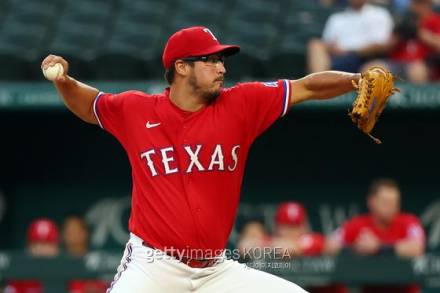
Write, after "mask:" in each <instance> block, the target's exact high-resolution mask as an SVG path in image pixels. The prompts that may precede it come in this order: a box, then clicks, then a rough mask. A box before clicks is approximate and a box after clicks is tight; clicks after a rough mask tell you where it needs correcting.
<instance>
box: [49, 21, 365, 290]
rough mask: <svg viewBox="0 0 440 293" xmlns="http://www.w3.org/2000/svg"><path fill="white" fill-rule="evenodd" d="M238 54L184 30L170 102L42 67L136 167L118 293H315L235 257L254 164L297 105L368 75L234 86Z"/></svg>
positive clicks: (56, 59) (170, 54) (166, 57)
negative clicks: (242, 199)
mask: <svg viewBox="0 0 440 293" xmlns="http://www.w3.org/2000/svg"><path fill="white" fill-rule="evenodd" d="M239 50H240V48H239V47H238V46H232V45H222V44H220V42H219V40H218V39H217V38H216V37H215V36H214V34H213V33H212V32H211V31H210V30H209V29H207V28H205V27H190V28H186V29H183V30H180V31H178V32H176V33H175V34H173V35H172V36H171V37H170V38H169V40H168V42H167V44H166V46H165V49H164V51H163V57H162V60H163V66H164V68H165V77H166V79H167V81H168V83H169V85H170V86H169V88H167V89H165V90H164V91H163V92H162V93H160V94H147V93H143V92H140V91H127V92H123V93H119V94H112V93H104V92H100V91H99V90H98V89H95V88H93V87H90V86H88V85H85V84H83V83H81V82H79V81H77V80H75V79H74V78H72V77H71V76H69V75H68V67H69V65H68V62H67V61H66V60H65V59H63V58H62V57H60V56H55V55H49V56H48V57H46V58H45V59H44V61H43V62H42V65H41V66H42V69H43V71H44V70H48V69H49V68H50V67H51V66H55V65H56V64H57V63H59V64H61V65H62V67H63V70H61V71H60V72H61V74H59V75H58V76H56V78H55V79H54V80H53V82H54V85H55V87H56V89H57V90H58V92H59V94H60V96H61V97H62V98H63V100H64V102H65V104H66V106H67V107H68V108H69V109H70V110H71V111H72V112H73V113H74V114H76V115H77V116H78V117H79V118H81V119H82V120H84V121H86V122H88V123H91V124H96V125H99V126H100V127H101V128H103V129H104V130H106V131H107V132H109V133H110V134H111V135H113V136H114V137H116V139H117V140H118V141H119V142H120V143H121V144H122V146H123V147H124V149H125V151H126V152H127V155H128V158H129V160H130V164H131V168H132V177H133V178H132V182H133V190H132V205H131V207H132V210H131V216H130V221H129V230H130V233H131V234H130V235H131V236H130V239H129V240H128V242H127V245H126V249H125V252H124V255H123V257H122V260H121V264H120V266H119V268H118V270H117V274H116V276H115V278H114V281H113V282H112V284H111V286H110V288H109V289H108V291H107V292H111V293H122V292H124V293H126V292H130V293H148V292H199V293H208V292H209V293H212V292H240V293H243V292H273V293H275V292H279V293H281V292H282V293H286V292H305V291H304V290H303V289H301V288H300V287H299V286H297V285H295V284H293V283H291V282H288V281H286V280H284V279H281V278H278V277H276V276H273V275H271V274H268V273H265V272H262V271H258V270H255V269H252V268H249V267H247V266H246V265H244V264H240V263H238V262H237V261H235V260H232V259H227V258H226V256H225V246H226V243H227V240H228V237H229V234H230V232H231V229H232V226H233V223H234V219H235V215H236V211H237V206H238V203H239V196H240V188H241V183H242V179H243V173H244V170H245V164H246V159H247V156H248V153H249V148H250V146H251V145H252V143H253V141H254V140H255V139H256V138H257V137H258V136H259V135H260V134H262V133H263V132H264V131H265V130H266V129H267V128H268V127H269V126H271V125H272V124H273V123H274V122H275V121H276V120H277V119H279V118H281V117H283V116H285V115H286V113H287V112H288V110H289V108H290V107H292V106H294V105H296V104H298V103H301V102H304V101H307V100H311V99H329V98H333V97H337V96H339V95H342V94H344V93H347V92H350V91H352V90H354V87H353V84H352V82H354V83H355V84H357V83H358V82H359V80H360V79H361V74H359V73H346V72H336V71H326V72H321V73H315V74H312V75H308V76H306V77H304V78H302V79H298V80H287V79H284V80H278V81H274V82H246V83H239V84H237V85H235V86H233V87H231V88H224V87H223V85H224V79H225V75H226V68H225V64H224V60H225V58H226V57H228V56H230V55H233V54H236V53H238V52H239ZM115 70H117V69H115ZM280 143H281V144H282V142H280Z"/></svg>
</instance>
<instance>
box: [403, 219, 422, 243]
mask: <svg viewBox="0 0 440 293" xmlns="http://www.w3.org/2000/svg"><path fill="white" fill-rule="evenodd" d="M406 239H411V240H419V241H421V242H423V243H425V230H424V229H423V226H422V224H421V223H420V221H419V219H417V217H410V218H409V220H408V222H407V224H406Z"/></svg>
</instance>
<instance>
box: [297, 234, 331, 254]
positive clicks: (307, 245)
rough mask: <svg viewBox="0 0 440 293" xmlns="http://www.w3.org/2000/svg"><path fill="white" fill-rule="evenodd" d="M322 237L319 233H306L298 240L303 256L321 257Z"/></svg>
mask: <svg viewBox="0 0 440 293" xmlns="http://www.w3.org/2000/svg"><path fill="white" fill-rule="evenodd" d="M324 242H325V241H324V236H322V235H321V234H319V233H307V234H304V235H302V236H301V237H300V238H299V245H300V246H301V250H302V252H303V254H304V255H307V256H316V255H321V254H322V251H323V250H324Z"/></svg>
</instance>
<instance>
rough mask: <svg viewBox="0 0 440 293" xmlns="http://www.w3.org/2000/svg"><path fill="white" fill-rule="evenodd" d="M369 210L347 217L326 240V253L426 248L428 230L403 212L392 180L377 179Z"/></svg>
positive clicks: (406, 253) (406, 252) (409, 252)
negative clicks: (346, 249) (346, 250)
mask: <svg viewBox="0 0 440 293" xmlns="http://www.w3.org/2000/svg"><path fill="white" fill-rule="evenodd" d="M367 203H368V209H369V213H368V214H365V215H360V216H356V217H354V218H352V219H350V220H348V221H347V222H346V223H345V224H343V225H342V227H341V228H339V229H338V230H337V231H336V232H335V234H334V235H332V236H331V237H329V239H328V240H327V243H326V249H325V250H326V252H327V253H328V254H336V253H338V252H340V251H341V249H343V248H348V249H349V250H350V251H353V252H355V253H357V254H360V255H377V254H395V255H397V256H400V257H404V258H411V257H417V256H420V255H422V254H423V253H424V251H425V232H424V230H423V228H422V225H421V224H420V221H419V220H418V219H417V217H416V216H415V215H412V214H408V213H402V212H400V190H399V187H398V185H397V183H396V182H395V181H393V180H391V179H378V180H376V181H374V182H373V183H372V184H371V186H370V190H369V192H368V201H367ZM363 292H375V293H378V292H390V293H391V292H401V293H404V292H411V293H414V292H419V289H418V288H417V286H415V285H412V286H406V287H395V286H393V287H386V288H384V287H377V286H375V287H372V286H370V287H368V288H364V291H363Z"/></svg>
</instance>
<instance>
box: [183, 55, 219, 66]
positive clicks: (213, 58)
mask: <svg viewBox="0 0 440 293" xmlns="http://www.w3.org/2000/svg"><path fill="white" fill-rule="evenodd" d="M181 60H183V61H189V62H194V61H201V62H205V63H207V64H210V65H216V64H218V63H221V64H224V63H225V57H224V56H219V55H209V56H198V57H187V58H182V59H181Z"/></svg>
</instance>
